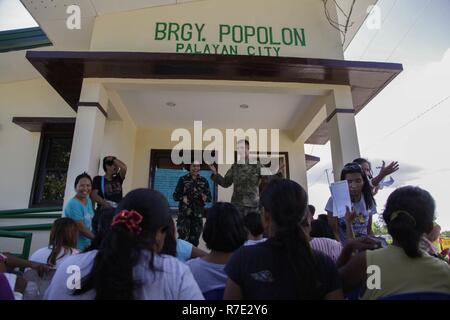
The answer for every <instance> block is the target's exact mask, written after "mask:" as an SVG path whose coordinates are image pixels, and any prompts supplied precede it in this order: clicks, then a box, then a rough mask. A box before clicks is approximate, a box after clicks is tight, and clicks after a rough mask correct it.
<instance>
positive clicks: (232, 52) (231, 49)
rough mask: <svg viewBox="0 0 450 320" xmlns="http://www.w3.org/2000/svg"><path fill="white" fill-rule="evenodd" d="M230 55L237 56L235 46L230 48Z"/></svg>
mask: <svg viewBox="0 0 450 320" xmlns="http://www.w3.org/2000/svg"><path fill="white" fill-rule="evenodd" d="M230 54H234V55H237V54H238V47H237V45H234V46H230Z"/></svg>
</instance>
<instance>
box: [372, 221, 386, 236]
mask: <svg viewBox="0 0 450 320" xmlns="http://www.w3.org/2000/svg"><path fill="white" fill-rule="evenodd" d="M372 231H373V233H374V234H375V235H377V236H383V235H387V234H388V231H387V228H386V225H385V224H384V223H382V222H380V221H373V222H372Z"/></svg>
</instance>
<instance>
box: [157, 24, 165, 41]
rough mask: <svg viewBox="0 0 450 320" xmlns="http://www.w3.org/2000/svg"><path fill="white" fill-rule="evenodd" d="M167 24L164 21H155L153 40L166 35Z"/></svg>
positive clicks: (162, 38)
mask: <svg viewBox="0 0 450 320" xmlns="http://www.w3.org/2000/svg"><path fill="white" fill-rule="evenodd" d="M166 29H167V24H166V23H165V22H157V23H156V28H155V40H164V38H165V37H166Z"/></svg>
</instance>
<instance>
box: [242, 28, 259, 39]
mask: <svg viewBox="0 0 450 320" xmlns="http://www.w3.org/2000/svg"><path fill="white" fill-rule="evenodd" d="M244 33H245V40H244V42H245V43H248V38H249V37H250V38H251V37H254V36H255V34H256V30H255V27H253V26H245V27H244Z"/></svg>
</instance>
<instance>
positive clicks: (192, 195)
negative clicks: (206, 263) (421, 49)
mask: <svg viewBox="0 0 450 320" xmlns="http://www.w3.org/2000/svg"><path fill="white" fill-rule="evenodd" d="M199 171H200V164H199V163H198V162H194V163H192V164H191V165H190V172H189V173H188V174H187V175H185V176H182V177H180V179H179V180H178V183H177V186H176V188H175V192H174V194H173V199H174V200H175V201H178V202H179V205H178V218H177V230H178V237H179V238H180V239H183V240H186V241H189V242H190V243H192V244H193V245H194V246H198V242H199V238H200V234H201V233H202V230H203V215H204V211H205V203H206V202H211V192H210V190H209V183H208V180H206V179H205V178H204V177H202V176H200V175H199Z"/></svg>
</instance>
